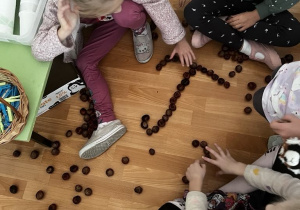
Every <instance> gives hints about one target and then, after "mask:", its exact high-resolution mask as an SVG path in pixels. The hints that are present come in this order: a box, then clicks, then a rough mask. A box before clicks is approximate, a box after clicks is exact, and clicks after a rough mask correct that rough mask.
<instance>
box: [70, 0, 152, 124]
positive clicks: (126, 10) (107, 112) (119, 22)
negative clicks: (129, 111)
mask: <svg viewBox="0 0 300 210" xmlns="http://www.w3.org/2000/svg"><path fill="white" fill-rule="evenodd" d="M113 18H114V20H111V21H107V22H104V21H102V22H97V23H95V24H96V29H95V30H94V31H93V32H92V34H91V36H90V38H89V40H88V42H87V43H86V46H85V47H84V48H83V49H82V50H81V51H80V53H79V55H78V59H77V61H76V65H77V67H78V68H79V69H80V71H81V73H82V76H83V78H84V80H85V82H86V84H87V86H88V88H89V89H90V90H91V93H92V98H93V100H94V103H95V104H94V107H95V110H96V111H99V112H100V114H101V116H100V118H99V122H109V121H112V120H115V119H116V117H115V115H114V111H113V105H112V101H111V97H110V93H109V88H108V86H107V83H106V81H105V79H104V78H103V76H102V75H101V72H100V70H99V69H98V67H97V66H98V63H99V61H100V60H101V59H102V58H104V56H105V55H106V54H107V53H108V52H109V51H110V50H111V49H112V48H113V47H114V46H115V45H116V44H117V43H118V42H119V41H120V39H121V38H122V36H123V34H124V33H125V32H126V30H127V29H128V28H130V29H138V28H140V27H142V26H143V25H144V24H145V22H146V13H145V11H144V8H143V6H142V5H139V4H136V3H134V2H132V1H130V0H125V1H124V2H123V3H122V11H121V12H119V13H114V14H113Z"/></svg>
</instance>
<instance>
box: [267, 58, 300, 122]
mask: <svg viewBox="0 0 300 210" xmlns="http://www.w3.org/2000/svg"><path fill="white" fill-rule="evenodd" d="M262 106H263V110H264V113H265V115H266V118H267V120H268V121H269V122H271V121H273V120H280V119H281V118H282V117H283V116H284V115H286V114H294V115H295V116H297V117H298V118H300V61H297V62H293V63H289V64H285V65H283V66H281V67H280V69H279V70H278V72H277V74H276V75H275V77H274V78H273V79H272V81H271V82H270V83H269V84H268V85H267V87H266V89H265V90H264V93H263V98H262Z"/></svg>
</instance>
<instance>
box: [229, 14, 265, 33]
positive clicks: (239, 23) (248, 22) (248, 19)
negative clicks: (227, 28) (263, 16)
mask: <svg viewBox="0 0 300 210" xmlns="http://www.w3.org/2000/svg"><path fill="white" fill-rule="evenodd" d="M259 20H260V17H259V14H258V12H257V10H253V11H251V12H243V13H240V14H237V15H232V16H230V17H229V18H228V20H227V21H226V22H227V23H228V24H229V25H231V26H232V28H234V29H236V30H238V31H244V30H246V29H247V28H249V27H251V26H253V25H254V24H255V23H256V22H257V21H259Z"/></svg>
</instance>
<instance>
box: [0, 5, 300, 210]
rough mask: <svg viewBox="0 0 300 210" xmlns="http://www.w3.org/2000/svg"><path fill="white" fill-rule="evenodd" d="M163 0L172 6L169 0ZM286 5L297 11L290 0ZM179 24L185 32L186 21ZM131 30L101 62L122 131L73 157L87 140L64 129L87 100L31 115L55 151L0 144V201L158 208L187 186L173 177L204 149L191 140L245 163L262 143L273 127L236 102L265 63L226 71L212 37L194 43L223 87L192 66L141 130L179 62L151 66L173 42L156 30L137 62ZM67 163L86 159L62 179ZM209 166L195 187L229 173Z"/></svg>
mask: <svg viewBox="0 0 300 210" xmlns="http://www.w3.org/2000/svg"><path fill="white" fill-rule="evenodd" d="M172 2H173V3H174V5H173V6H174V7H175V8H177V5H176V4H177V2H176V3H175V1H172ZM291 11H292V12H293V13H294V14H295V16H296V17H297V18H298V19H299V18H300V5H299V4H298V5H297V6H295V7H294V8H293V9H292V10H291ZM180 14H181V13H180ZM181 16H182V15H181ZM187 34H188V36H187V38H188V39H189V40H190V37H191V34H190V32H189V31H188V30H187ZM131 36H132V35H131V33H130V32H128V33H127V34H126V36H124V38H123V39H122V41H121V42H120V43H119V44H118V45H117V46H116V47H115V48H114V49H113V50H112V51H111V52H110V53H109V54H108V56H106V58H105V59H103V60H102V61H101V63H100V66H101V67H100V69H101V71H102V72H103V75H104V76H105V78H106V80H107V82H108V84H109V87H110V90H111V95H112V99H113V103H114V108H115V113H116V115H117V117H118V118H119V119H120V120H121V121H122V122H123V123H124V125H126V127H127V129H128V131H127V133H126V135H125V136H124V137H122V138H121V139H120V140H119V141H118V142H117V143H116V144H114V145H113V146H112V147H111V148H110V149H109V150H108V151H107V152H106V153H105V154H103V155H102V156H100V157H98V158H96V159H93V160H88V161H86V160H82V159H80V158H79V157H78V151H79V149H80V148H81V147H82V145H83V144H84V143H85V141H86V140H85V139H83V138H81V137H79V136H78V135H76V134H73V136H72V137H71V138H66V137H65V132H66V131H67V130H68V129H72V130H73V131H74V130H75V128H76V127H77V126H79V125H81V124H82V117H81V116H80V114H79V109H80V108H81V107H86V106H87V104H86V103H83V102H81V101H80V100H79V95H78V94H77V95H74V96H72V97H71V98H70V99H68V100H66V101H65V102H63V103H61V104H60V105H59V106H57V107H55V108H54V109H52V110H51V111H48V112H46V113H45V114H43V115H42V116H40V117H38V119H37V122H36V125H35V130H36V131H37V132H39V133H40V134H42V135H44V136H45V137H47V138H49V139H52V140H59V141H60V142H61V144H62V145H61V153H60V154H59V155H58V156H52V155H51V153H50V150H49V149H46V148H44V147H42V146H40V145H38V144H35V143H34V142H32V141H31V142H29V143H19V142H16V141H14V142H11V143H9V144H7V145H4V146H1V147H0V209H5V210H8V209H9V210H10V209H17V210H19V209H31V210H34V209H47V208H48V205H50V204H51V203H56V204H57V205H58V206H59V208H58V209H101V210H102V209H103V210H107V209H128V210H134V209H158V207H159V206H161V205H162V204H163V203H164V202H166V201H168V200H172V199H174V198H177V197H181V196H182V194H183V191H184V189H187V187H188V186H187V185H184V184H183V183H182V181H181V178H182V176H183V175H184V174H185V170H186V168H187V167H188V166H189V164H191V163H192V162H193V161H194V160H195V159H198V158H200V157H201V156H202V155H203V154H202V150H201V149H199V148H197V149H195V148H193V147H192V145H191V141H192V140H194V139H199V140H206V141H207V142H208V143H209V144H210V145H212V144H213V143H214V142H217V143H218V144H219V145H221V146H222V147H226V148H228V149H229V151H230V152H231V153H232V155H233V157H235V158H236V159H237V160H239V161H243V162H245V163H251V162H252V161H254V160H255V159H257V158H258V157H260V156H261V155H262V154H263V153H264V151H265V150H266V145H267V139H268V137H269V136H270V135H272V134H273V132H272V131H271V130H270V128H269V125H268V123H267V122H266V121H265V120H264V119H263V118H262V117H261V116H259V114H258V113H256V112H255V111H254V110H253V112H252V113H251V114H250V115H245V114H244V113H243V109H244V107H246V106H251V107H252V102H246V101H245V100H244V96H245V94H246V93H248V92H249V90H248V89H247V87H246V85H247V83H248V82H250V81H254V82H256V83H257V85H258V88H260V87H263V86H265V85H266V84H265V82H264V78H265V76H266V75H268V74H270V73H271V71H270V70H269V69H268V68H267V67H266V66H265V65H264V64H261V63H258V62H254V61H247V62H244V63H243V64H242V66H243V71H242V73H240V74H237V75H236V76H235V77H234V78H229V77H228V72H229V71H232V70H233V69H234V67H235V66H236V65H237V63H235V62H232V61H231V60H230V61H225V60H224V59H221V58H219V57H218V56H217V53H218V51H219V50H220V47H221V44H220V43H217V42H214V41H212V42H210V43H209V44H207V45H206V46H205V47H203V48H201V49H197V50H194V52H195V53H196V55H197V62H198V64H201V65H203V66H205V67H206V68H208V69H213V70H214V71H215V72H216V73H217V74H219V75H220V76H221V77H223V78H225V79H226V80H228V81H230V83H231V87H230V88H229V89H225V88H224V87H222V86H219V85H217V84H216V82H213V81H212V80H211V79H210V78H209V77H207V76H205V75H203V74H201V73H197V75H196V76H195V77H193V78H191V83H190V85H189V86H188V87H187V88H186V89H185V90H184V91H183V94H182V96H181V98H180V99H179V101H178V102H177V111H176V112H175V113H174V114H173V116H172V117H171V118H170V120H169V121H168V122H167V125H166V127H164V128H162V129H161V130H160V132H159V133H158V134H156V135H153V136H151V137H149V136H147V135H146V134H145V131H144V130H143V129H141V127H140V118H141V116H142V115H143V114H149V115H150V117H151V119H150V125H151V126H152V125H154V124H155V123H156V122H157V120H158V119H160V117H161V116H162V115H163V114H164V112H165V110H166V108H167V106H168V104H169V98H170V97H171V96H172V94H173V92H174V91H175V89H176V85H177V84H178V83H179V82H180V81H181V79H182V74H183V72H185V71H186V70H187V68H186V67H185V68H183V67H181V65H179V64H178V63H176V64H175V63H168V64H167V66H166V67H164V68H163V69H162V71H160V72H158V71H156V70H155V66H156V64H157V63H158V62H159V61H160V60H161V59H163V58H164V56H165V55H166V54H170V53H171V51H172V46H167V45H166V44H164V43H163V42H162V40H161V37H160V38H159V40H158V41H155V42H154V52H155V53H154V55H153V57H152V59H151V61H150V62H149V63H147V64H139V63H138V62H137V61H136V60H135V58H134V55H133V50H132V49H133V47H132V37H131ZM277 49H278V51H279V54H280V55H281V56H283V55H285V54H287V53H292V54H293V55H294V58H295V60H300V45H298V46H296V47H292V48H287V49H284V48H277ZM258 88H257V89H258ZM250 92H251V91H250ZM251 93H253V92H251ZM150 148H154V149H155V150H156V154H155V155H154V156H150V155H149V153H148V150H149V149H150ZM15 149H19V150H21V151H22V155H21V156H20V157H19V158H14V157H13V156H12V152H13V151H14V150H15ZM33 149H37V150H39V151H40V152H41V155H40V157H39V158H38V159H36V160H32V159H30V157H29V154H30V152H31V151H32V150H33ZM123 156H128V157H129V158H130V163H129V164H128V165H123V164H122V163H121V158H122V157H123ZM72 164H77V165H78V166H79V167H80V169H81V168H82V167H84V166H89V167H90V168H91V173H90V174H89V175H87V176H85V175H83V174H82V173H81V172H77V173H75V174H72V175H71V179H70V180H68V181H63V180H62V179H61V175H62V174H63V173H64V172H67V171H68V170H69V167H70V166H71V165H72ZM49 165H53V166H54V167H55V172H54V173H53V174H52V175H49V174H47V173H46V172H45V169H46V168H47V166H49ZM107 168H113V169H114V171H115V175H114V176H112V177H107V176H106V174H105V170H106V169H107ZM216 171H217V168H216V167H213V166H211V165H208V167H207V175H206V178H205V181H204V189H203V191H205V192H209V191H212V190H214V189H216V188H218V187H220V186H222V185H223V184H225V183H226V182H228V181H229V180H231V179H232V178H233V177H232V176H223V177H216V176H215V172H216ZM12 184H16V185H18V186H19V192H18V193H17V194H15V195H13V194H10V192H9V186H10V185H12ZM76 184H81V185H82V186H83V187H84V188H86V187H90V188H92V189H93V192H94V193H93V195H92V196H90V197H87V196H85V195H84V194H83V193H76V192H75V191H74V186H75V185H76ZM138 185H140V186H142V187H143V189H144V191H143V193H142V194H136V193H134V191H133V189H134V187H135V186H138ZM38 190H44V191H45V192H46V195H45V198H44V199H43V200H41V201H37V200H36V198H35V194H36V192H37V191H38ZM75 195H80V196H81V197H82V202H81V203H80V204H79V205H74V204H73V203H72V198H73V197H74V196H75Z"/></svg>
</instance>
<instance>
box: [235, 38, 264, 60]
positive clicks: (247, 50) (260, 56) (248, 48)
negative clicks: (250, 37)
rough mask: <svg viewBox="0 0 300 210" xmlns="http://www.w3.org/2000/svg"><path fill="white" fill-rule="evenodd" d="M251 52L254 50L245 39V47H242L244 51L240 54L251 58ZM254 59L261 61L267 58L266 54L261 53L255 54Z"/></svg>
mask: <svg viewBox="0 0 300 210" xmlns="http://www.w3.org/2000/svg"><path fill="white" fill-rule="evenodd" d="M251 50H252V49H251V44H250V43H249V42H248V41H247V40H246V39H244V42H243V46H242V49H241V50H240V52H242V53H244V54H246V55H248V56H250V54H251ZM254 57H255V58H256V59H260V60H262V59H264V58H265V56H264V54H262V53H260V52H257V53H255V55H254Z"/></svg>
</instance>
